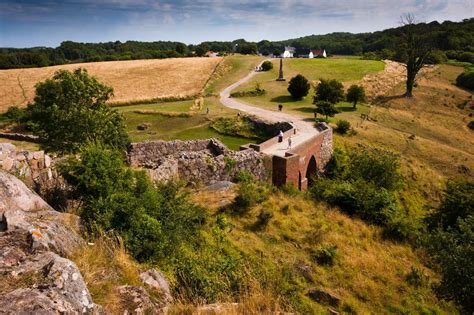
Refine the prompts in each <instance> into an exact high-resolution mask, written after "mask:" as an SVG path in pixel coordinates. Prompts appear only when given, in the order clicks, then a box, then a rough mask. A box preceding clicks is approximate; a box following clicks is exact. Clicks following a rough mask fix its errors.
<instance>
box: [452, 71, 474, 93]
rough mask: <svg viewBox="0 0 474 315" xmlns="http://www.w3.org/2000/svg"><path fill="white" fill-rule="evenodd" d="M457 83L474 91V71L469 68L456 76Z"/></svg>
mask: <svg viewBox="0 0 474 315" xmlns="http://www.w3.org/2000/svg"><path fill="white" fill-rule="evenodd" d="M456 85H457V86H460V87H463V88H466V89H468V90H471V91H474V71H472V70H470V71H469V70H467V71H464V72H463V73H461V74H460V75H459V76H458V77H457V78H456Z"/></svg>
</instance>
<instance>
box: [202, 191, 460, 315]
mask: <svg viewBox="0 0 474 315" xmlns="http://www.w3.org/2000/svg"><path fill="white" fill-rule="evenodd" d="M203 200H205V199H203ZM283 209H285V210H284V211H283ZM261 210H266V211H271V212H272V213H273V218H272V219H271V221H270V223H269V225H268V226H267V228H266V229H265V230H263V231H259V232H252V231H251V230H249V227H250V226H252V225H253V224H254V223H255V222H256V221H257V216H258V214H259V213H260V211H261ZM232 223H233V224H234V228H233V229H232V231H231V232H230V234H229V237H230V238H231V239H232V240H233V242H234V243H235V244H236V245H237V246H238V247H239V248H240V249H242V250H243V251H244V252H246V253H247V254H248V255H250V256H255V255H258V256H262V257H265V259H270V260H272V261H273V262H274V263H276V264H278V265H279V266H283V265H286V266H290V267H291V268H296V267H295V266H297V265H301V264H304V265H307V266H309V267H310V270H311V272H310V275H311V278H312V279H313V280H312V281H313V282H311V281H308V280H307V281H306V284H305V285H304V286H305V287H306V288H311V287H318V288H324V289H325V290H326V291H329V292H332V293H334V294H336V295H337V296H339V297H340V298H341V300H342V305H341V308H340V309H339V311H341V310H344V311H347V310H349V309H351V310H353V311H355V312H356V313H358V314H382V313H393V312H395V313H422V312H423V311H428V312H438V313H452V312H455V310H454V308H452V306H450V305H445V304H444V303H443V302H441V301H439V300H438V299H437V298H436V296H435V294H434V292H433V291H432V289H431V287H430V286H429V285H426V286H423V287H421V288H415V287H413V286H411V285H410V284H409V283H407V281H406V275H407V273H408V272H410V270H411V268H412V267H415V268H417V269H418V270H421V271H422V272H423V273H424V274H425V275H426V276H428V278H429V279H430V283H436V282H437V281H438V277H437V276H436V274H435V273H433V272H432V271H431V270H429V269H428V268H426V267H425V266H424V265H423V264H422V262H421V259H420V256H422V255H421V253H418V252H415V250H413V249H412V248H410V246H409V245H405V244H397V243H393V242H391V241H387V240H384V239H383V238H382V236H381V229H380V228H379V227H376V226H373V225H368V224H366V223H364V222H362V221H361V220H358V219H354V218H350V217H348V216H347V215H345V214H342V213H341V212H339V211H337V210H335V209H331V208H328V207H326V206H325V205H324V204H315V203H314V202H313V201H310V200H307V199H305V198H304V197H303V196H299V197H298V196H297V197H294V196H287V195H284V194H281V193H276V194H274V195H272V196H271V197H270V199H269V200H268V201H266V202H264V203H263V204H261V205H258V206H257V207H255V208H253V209H252V210H251V211H250V213H249V214H248V215H246V216H244V217H234V219H233V220H232ZM323 244H329V245H335V246H336V247H337V257H338V258H337V261H336V264H335V265H334V266H332V267H331V266H324V265H319V264H318V263H317V262H316V261H315V260H314V258H312V254H311V253H312V252H314V250H316V249H318V248H319V246H321V245H323ZM294 270H296V269H294ZM295 272H297V271H295ZM305 278H306V277H305ZM262 294H263V295H262ZM262 294H250V297H251V298H250V297H249V298H248V299H245V300H246V302H245V303H249V305H248V308H247V309H246V310H245V311H242V312H241V313H242V314H244V313H245V314H247V313H252V310H253V311H256V310H258V305H259V303H260V302H259V301H262V300H265V299H267V300H268V301H275V296H276V295H274V294H271V293H270V297H269V296H266V297H265V294H264V293H262ZM252 299H256V301H257V302H256V303H254V302H252ZM261 299H262V300H261ZM304 299H307V298H304ZM307 303H308V305H311V307H312V309H313V311H314V312H316V313H324V312H327V308H326V307H325V306H324V305H320V304H317V303H314V302H312V301H309V299H308V301H307ZM266 309H272V307H271V306H269V308H266ZM254 313H257V312H254Z"/></svg>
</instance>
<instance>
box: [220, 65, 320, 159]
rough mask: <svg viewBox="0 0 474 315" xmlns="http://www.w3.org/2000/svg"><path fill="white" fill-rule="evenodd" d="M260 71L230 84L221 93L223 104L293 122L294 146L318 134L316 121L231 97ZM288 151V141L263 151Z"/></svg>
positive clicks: (260, 115)
mask: <svg viewBox="0 0 474 315" xmlns="http://www.w3.org/2000/svg"><path fill="white" fill-rule="evenodd" d="M258 74H259V72H256V71H252V72H250V73H249V74H248V75H247V76H246V77H244V78H242V79H240V80H239V81H237V82H235V83H234V84H232V85H230V86H228V87H227V88H225V89H224V90H223V91H222V92H221V93H220V101H221V103H222V105H224V106H226V107H229V108H233V109H236V110H239V111H242V112H246V113H248V114H251V115H255V116H258V117H260V118H262V119H264V120H267V121H270V122H279V121H286V122H290V123H292V124H293V126H294V127H295V128H296V130H297V131H296V134H295V135H294V136H292V138H291V139H292V148H295V147H297V146H299V145H301V144H302V143H304V142H305V141H307V140H309V139H310V138H312V137H313V136H315V135H317V134H318V133H319V132H318V130H317V129H316V128H314V122H308V121H305V120H304V119H303V118H301V117H297V116H293V115H290V114H288V113H284V112H279V111H271V110H266V109H262V108H259V107H255V106H252V105H250V104H248V103H246V102H244V101H242V100H238V99H236V98H231V97H230V93H231V92H232V91H233V90H234V89H236V88H237V87H238V86H240V85H242V84H244V83H246V82H247V81H249V80H250V79H251V78H253V77H254V76H256V75H258ZM286 152H288V141H286V139H285V141H283V142H282V143H277V144H274V145H272V146H270V147H268V148H266V149H264V150H263V153H265V154H268V155H278V156H285V153H286Z"/></svg>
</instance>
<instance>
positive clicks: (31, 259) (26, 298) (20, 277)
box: [0, 171, 101, 314]
mask: <svg viewBox="0 0 474 315" xmlns="http://www.w3.org/2000/svg"><path fill="white" fill-rule="evenodd" d="M0 222H2V225H1V230H0V248H1V252H0V275H1V276H0V283H1V285H0V291H1V292H0V305H2V308H1V309H0V314H59V313H66V314H78V313H98V312H101V308H100V307H99V306H97V305H96V304H94V303H93V301H92V298H91V295H90V293H89V291H88V289H87V287H86V284H85V282H84V280H83V278H82V276H81V273H80V271H79V269H78V268H77V266H76V265H75V264H74V263H73V262H72V261H70V260H69V259H67V258H65V257H67V256H68V255H70V254H71V253H72V252H74V251H75V250H77V249H78V248H79V247H80V246H83V245H84V240H83V239H82V238H81V237H80V236H79V234H78V228H79V220H78V218H77V217H76V216H74V215H70V214H64V213H59V212H56V211H54V210H53V209H52V208H51V207H50V206H49V205H48V204H47V203H46V202H44V201H43V200H42V199H41V198H40V197H39V196H38V195H36V194H35V193H34V192H32V191H31V190H29V189H28V187H27V186H26V185H25V184H24V183H23V182H21V181H20V180H19V179H17V178H16V177H14V176H13V175H11V174H8V173H5V172H3V171H0ZM63 256H65V257H63Z"/></svg>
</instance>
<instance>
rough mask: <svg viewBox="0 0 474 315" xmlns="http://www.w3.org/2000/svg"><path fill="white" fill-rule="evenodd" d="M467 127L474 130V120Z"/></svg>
mask: <svg viewBox="0 0 474 315" xmlns="http://www.w3.org/2000/svg"><path fill="white" fill-rule="evenodd" d="M467 127H468V128H469V129H471V130H474V120H471V121H470V122H469V123H468V124H467Z"/></svg>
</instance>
